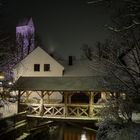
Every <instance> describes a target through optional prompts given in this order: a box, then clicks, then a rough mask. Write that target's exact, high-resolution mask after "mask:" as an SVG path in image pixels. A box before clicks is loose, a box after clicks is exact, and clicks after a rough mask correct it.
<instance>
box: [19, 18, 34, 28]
mask: <svg viewBox="0 0 140 140" xmlns="http://www.w3.org/2000/svg"><path fill="white" fill-rule="evenodd" d="M30 22H31V23H32V24H33V20H32V17H26V18H24V19H22V20H21V21H19V23H18V25H17V27H19V26H26V25H28V24H29V23H30Z"/></svg>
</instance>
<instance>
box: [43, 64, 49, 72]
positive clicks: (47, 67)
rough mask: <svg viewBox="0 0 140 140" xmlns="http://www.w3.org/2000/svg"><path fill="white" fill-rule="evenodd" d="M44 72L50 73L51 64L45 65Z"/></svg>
mask: <svg viewBox="0 0 140 140" xmlns="http://www.w3.org/2000/svg"><path fill="white" fill-rule="evenodd" d="M44 71H45V72H47V71H50V64H44Z"/></svg>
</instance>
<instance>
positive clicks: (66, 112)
mask: <svg viewBox="0 0 140 140" xmlns="http://www.w3.org/2000/svg"><path fill="white" fill-rule="evenodd" d="M64 104H65V117H67V115H68V108H67V104H68V93H66V92H65V93H64Z"/></svg>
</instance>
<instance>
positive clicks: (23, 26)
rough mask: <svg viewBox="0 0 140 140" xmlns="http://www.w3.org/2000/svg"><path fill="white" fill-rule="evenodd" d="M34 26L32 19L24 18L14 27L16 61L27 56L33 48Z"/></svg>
mask: <svg viewBox="0 0 140 140" xmlns="http://www.w3.org/2000/svg"><path fill="white" fill-rule="evenodd" d="M34 32H35V28H34V24H33V20H32V18H25V19H24V20H23V21H22V22H20V23H19V24H18V25H17V27H16V42H17V47H18V48H17V50H18V52H17V57H18V60H20V59H22V58H24V57H25V56H26V55H28V54H29V53H30V52H31V51H32V50H33V49H34V47H35V45H34V36H35V35H34Z"/></svg>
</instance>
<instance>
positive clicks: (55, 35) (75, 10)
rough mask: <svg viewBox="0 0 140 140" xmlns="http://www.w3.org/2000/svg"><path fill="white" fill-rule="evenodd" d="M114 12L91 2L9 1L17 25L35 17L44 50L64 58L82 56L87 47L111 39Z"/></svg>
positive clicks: (11, 13) (58, 0)
mask: <svg viewBox="0 0 140 140" xmlns="http://www.w3.org/2000/svg"><path fill="white" fill-rule="evenodd" d="M109 12H110V9H109V7H108V6H105V5H104V4H98V5H92V4H87V0H57V1H56V0H44V1H43V0H9V2H8V8H7V13H9V15H10V16H11V17H12V19H13V20H14V19H15V21H16V22H17V21H18V20H20V19H22V18H23V17H26V16H32V18H33V21H34V24H35V28H36V32H37V33H38V34H39V35H40V37H41V39H42V41H43V44H44V47H46V48H47V49H49V50H55V51H56V52H57V53H58V54H61V55H64V56H66V55H79V54H80V53H81V51H80V48H81V47H82V45H83V44H84V43H87V44H89V45H91V46H94V45H95V44H96V42H97V41H100V40H101V41H102V40H104V39H105V38H107V37H108V31H107V29H106V28H105V26H104V25H106V24H109V18H110V17H109V16H110V14H109Z"/></svg>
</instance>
